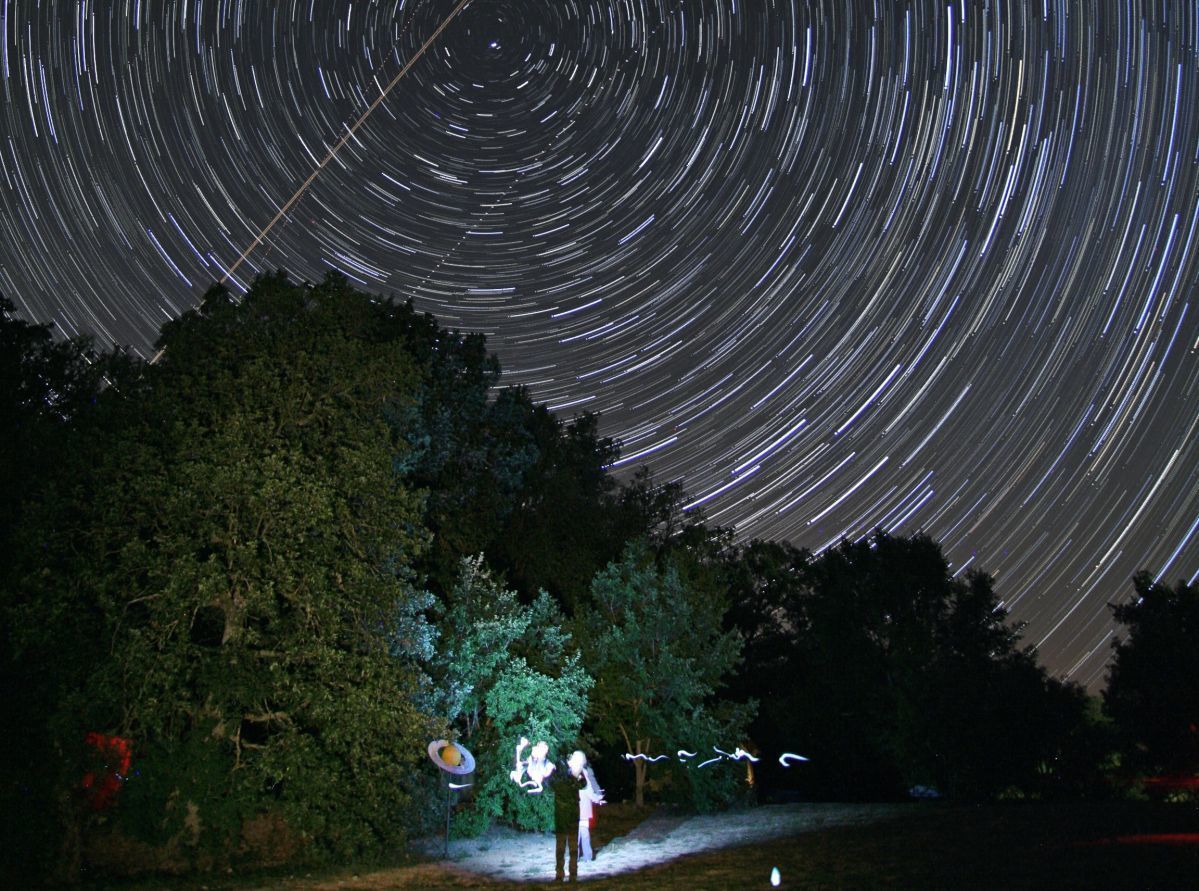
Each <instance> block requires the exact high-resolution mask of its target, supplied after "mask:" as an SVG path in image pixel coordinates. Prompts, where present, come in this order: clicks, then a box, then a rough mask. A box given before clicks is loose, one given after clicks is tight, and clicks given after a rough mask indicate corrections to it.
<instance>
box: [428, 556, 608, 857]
mask: <svg viewBox="0 0 1199 891" xmlns="http://www.w3.org/2000/svg"><path fill="white" fill-rule="evenodd" d="M437 625H438V628H439V629H440V638H439V640H438V647H437V656H436V659H435V662H434V664H433V666H432V671H433V683H432V684H431V685H430V686H429V688H428V689H429V690H430V693H431V696H432V700H431V701H430V702H429V703H428V707H429V708H430V709H431V710H432V711H434V712H436V713H437V714H443V715H446V716H447V717H448V718H449V720H450V721H451V723H452V724H453V726H454V728H455V730H456V731H457V733H458V736H459V738H460V739H462V740H463V741H465V742H466V743H467V746H468V748H470V750H471V752H472V753H473V754H474V755H475V758H476V771H475V776H474V779H473V782H474V785H473V788H472V792H473V799H472V801H471V802H470V803H469V805H468V806H467V807H466V808H465V810H464V812H463V813H462V814H461V815H460V817H459V819H458V820H457V822H456V823H455V826H456V827H457V831H459V832H460V833H462V834H475V833H477V832H479V831H482V830H483V829H484V828H486V826H487V825H488V824H489V823H490V822H491V821H492V820H494V819H500V820H504V821H505V822H508V823H510V824H512V825H514V826H517V827H519V828H522V829H538V830H544V829H549V828H551V827H552V826H553V807H552V802H550V800H549V796H539V795H530V794H528V792H527V791H526V790H525V789H522V788H520V787H518V786H517V785H516V784H515V783H513V782H512V781H511V780H510V779H509V777H508V772H509V771H510V770H512V767H513V764H514V754H515V749H516V746H517V743H518V742H519V740H520V738H521V737H522V736H524V737H528V738H529V739H531V740H544V741H546V742H547V743H548V744H549V745H550V751H551V757H552V755H553V753H556V752H558V751H559V750H560V749H561V748H562V747H564V746H567V745H572V744H573V742H574V740H575V738H576V737H577V736H578V733H579V728H580V726H581V724H582V722H583V717H584V715H586V713H587V704H588V696H587V694H588V690H589V689H590V688H591V686H592V680H591V678H590V676H588V675H587V673H586V672H585V671H584V670H583V668H582V665H581V663H580V659H579V654H578V653H577V652H576V651H575V650H574V649H573V648H572V641H571V637H570V635H569V634H568V633H567V632H566V631H564V630H563V627H562V625H563V617H562V614H561V612H560V611H559V609H558V607H557V606H556V605H555V603H554V602H553V600H551V598H550V597H549V595H547V594H546V593H544V592H542V593H541V594H540V595H539V596H538V597H537V598H536V600H534V601H533V602H532V603H531V604H522V603H521V602H520V600H519V599H518V598H517V596H516V594H515V593H513V592H512V591H509V590H506V589H505V588H504V587H503V586H502V585H500V584H499V583H498V582H497V581H496V579H495V578H494V577H493V576H492V574H491V572H490V571H489V570H488V569H487V567H486V565H485V563H484V562H483V559H482V558H481V557H465V558H463V559H462V561H461V563H460V569H459V575H458V581H457V582H456V584H455V585H454V586H453V588H452V589H451V591H450V592H449V593H448V595H447V596H446V597H445V598H444V602H443V603H442V605H441V608H440V609H439V611H438V622H437ZM526 757H527V753H526Z"/></svg>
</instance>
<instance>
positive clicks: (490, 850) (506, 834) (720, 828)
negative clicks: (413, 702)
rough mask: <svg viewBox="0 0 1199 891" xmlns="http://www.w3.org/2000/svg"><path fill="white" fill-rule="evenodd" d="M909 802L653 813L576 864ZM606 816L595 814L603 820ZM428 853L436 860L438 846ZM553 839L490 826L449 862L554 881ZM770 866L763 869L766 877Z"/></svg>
mask: <svg viewBox="0 0 1199 891" xmlns="http://www.w3.org/2000/svg"><path fill="white" fill-rule="evenodd" d="M910 811H911V806H910V805H894V804H789V805H772V806H767V807H760V808H754V809H752V810H747V811H740V812H733V813H727V814H715V815H709V816H695V817H670V816H655V817H651V818H650V819H647V820H645V821H644V822H642V823H640V824H639V825H637V826H636V827H635V828H634V829H632V831H630V832H629V833H628V834H627V835H620V836H618V837H616V838H611V839H610V840H609V839H608V838H607V837H606V836H605V833H604V832H603V829H602V827H597V831H596V835H597V837H598V839H599V841H600V845H601V846H600V847H599V849H598V850H597V851H596V858H595V860H594V861H593V862H590V863H580V864H579V878H580V879H581V880H588V879H599V878H606V877H612V876H617V875H621V874H625V873H632V872H636V871H638V870H642V869H645V868H646V867H649V866H653V865H657V864H662V863H667V862H670V861H672V860H675V859H677V858H679V857H684V856H687V855H689V854H697V853H700V852H704V851H714V850H719V849H722V848H729V847H735V846H740V845H747V844H754V843H758V842H764V841H769V840H772V839H778V838H783V837H786V836H793V835H797V834H799V833H804V832H816V831H820V830H824V829H828V828H831V827H835V826H860V825H864V824H869V823H875V822H878V821H880V820H888V819H893V818H894V817H895V816H897V815H898V814H900V813H905V812H910ZM604 819H605V816H604V812H603V810H602V809H601V811H600V820H601V822H602V821H603V820H604ZM427 851H428V852H429V853H431V854H434V855H438V856H439V855H440V854H441V851H442V844H441V843H440V842H436V841H434V842H431V843H430V845H429V846H428V848H427ZM553 853H554V837H553V835H551V834H546V835H538V834H530V833H520V832H515V831H512V830H507V829H493V830H492V831H491V832H489V833H487V834H485V835H483V836H481V837H479V838H475V839H464V840H460V841H454V842H451V843H450V855H449V862H450V863H452V864H453V866H454V867H456V868H457V869H460V870H464V871H466V872H470V873H475V874H477V875H481V876H487V877H489V878H492V879H501V880H506V881H510V882H549V881H552V880H553V878H554V863H553ZM769 869H770V867H767V873H769Z"/></svg>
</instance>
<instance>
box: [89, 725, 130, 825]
mask: <svg viewBox="0 0 1199 891" xmlns="http://www.w3.org/2000/svg"><path fill="white" fill-rule="evenodd" d="M83 742H84V745H86V746H88V747H89V748H90V749H93V750H94V754H93V755H92V759H93V762H94V763H95V764H96V767H95V768H93V769H92V770H89V771H88V772H87V773H85V774H84V775H83V782H82V784H81V785H82V786H83V788H84V790H86V792H87V797H88V802H89V803H90V805H91V808H92V810H94V811H102V810H105V809H106V808H109V807H112V805H114V804H116V800H117V796H118V795H120V793H121V786H122V784H123V783H124V782H125V779H126V778H127V777H128V776H129V765H130V763H131V762H132V760H133V747H132V744H131V743H130V741H129V740H127V739H125V738H124V737H121V736H107V735H105V734H103V733H95V732H92V733H89V734H88V735H87V736H85V737H84V738H83Z"/></svg>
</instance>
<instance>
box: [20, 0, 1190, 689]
mask: <svg viewBox="0 0 1199 891" xmlns="http://www.w3.org/2000/svg"><path fill="white" fill-rule="evenodd" d="M456 5H457V0H427V2H416V0H405V2H400V0H275V2H269V0H40V2H36V0H0V10H2V11H3V43H2V47H0V53H2V54H0V81H2V83H3V96H2V99H0V103H2V104H0V110H2V117H0V170H2V172H3V176H2V178H0V292H3V293H4V294H5V295H6V296H8V297H9V298H10V299H12V300H14V302H16V303H17V305H18V307H19V308H20V310H21V312H22V314H23V315H24V316H25V317H26V318H29V319H32V320H37V321H53V322H54V323H56V324H57V325H58V326H60V328H61V329H62V330H63V331H65V332H67V333H69V334H74V333H88V334H92V335H94V336H95V337H96V338H97V340H98V341H99V342H100V343H102V344H104V345H107V344H109V343H111V342H113V341H115V342H118V343H121V344H129V345H130V346H132V347H133V348H134V349H135V350H137V351H139V352H141V353H143V354H146V355H148V354H149V353H150V344H151V343H152V342H153V341H154V339H155V337H156V334H157V331H158V329H159V327H160V326H161V325H162V323H163V322H165V321H167V320H168V319H170V318H173V317H175V316H177V315H178V314H179V313H181V312H182V311H184V310H186V309H188V308H191V307H193V306H195V305H196V304H197V302H198V300H199V298H200V295H201V294H202V293H203V292H204V290H205V289H206V288H207V287H208V286H209V285H210V284H211V283H212V282H213V281H214V280H216V279H220V278H221V277H222V276H223V275H224V274H225V272H226V271H227V270H228V268H229V267H230V266H231V265H232V264H233V263H234V262H235V261H236V260H237V258H238V257H239V255H241V254H242V253H243V251H245V250H246V248H247V247H248V246H249V245H250V244H251V243H252V242H253V240H254V238H255V236H256V235H258V233H259V232H260V231H261V230H262V228H263V227H264V226H266V224H267V223H268V222H269V221H270V219H271V218H272V216H274V214H275V213H276V211H277V210H278V209H279V208H280V207H281V206H282V205H283V204H284V202H286V201H287V199H288V198H289V197H290V196H291V195H292V194H293V193H294V192H295V191H296V189H297V188H298V187H299V185H300V184H301V183H302V182H303V181H304V180H305V179H306V178H307V177H308V176H309V175H310V174H311V173H312V172H313V171H314V169H315V168H316V165H317V163H318V162H319V161H320V160H321V158H323V157H324V156H325V154H326V153H327V151H328V150H329V148H331V147H332V146H333V145H334V143H336V142H337V140H338V139H339V138H340V137H341V136H342V135H343V134H344V133H345V132H346V129H347V127H348V126H349V125H351V124H352V123H353V122H354V121H355V120H356V119H357V118H358V117H359V116H360V115H361V114H362V113H363V112H364V111H365V110H366V109H367V108H368V107H369V106H370V104H371V103H372V102H373V101H374V100H375V99H376V98H378V97H379V95H380V92H381V91H382V90H383V89H384V88H385V87H386V86H387V84H388V82H389V81H390V80H391V79H392V78H393V77H394V76H395V75H396V73H397V72H398V71H399V70H400V69H401V68H402V66H403V65H404V63H405V62H406V61H408V60H410V59H411V58H412V56H413V55H414V53H415V52H416V50H417V48H418V47H419V46H420V45H421V44H422V43H423V42H424V40H425V39H426V38H427V37H428V36H429V35H430V34H432V32H433V31H434V29H435V28H436V27H437V26H438V24H440V23H441V22H442V21H443V20H444V19H445V18H446V17H447V16H448V15H450V14H451V13H452V12H453V10H454V8H455V6H456ZM1197 49H1199V8H1197V5H1196V3H1195V2H1194V0H1159V2H1153V3H1150V2H1144V3H1134V2H1124V0H1104V2H1099V3H1091V2H1079V3H1065V2H1058V0H1044V2H1041V0H1037V2H1019V0H999V2H981V0H978V2H974V0H971V2H963V0H958V2H954V3H948V2H945V0H940V2H912V3H902V2H891V0H877V2H874V3H864V2H852V0H825V2H816V0H812V2H798V0H473V2H470V3H469V4H468V5H467V6H466V7H465V8H464V9H463V11H462V12H461V13H460V14H459V15H458V16H457V18H456V19H454V21H452V22H451V23H450V25H449V26H448V27H447V28H446V30H445V31H444V33H443V34H442V35H441V37H440V38H439V40H438V41H437V43H436V44H434V46H433V47H432V48H431V49H430V50H429V52H428V53H427V54H426V55H425V56H424V57H423V58H421V59H420V60H419V61H418V62H417V64H415V65H414V67H413V68H412V70H411V72H410V73H409V74H408V75H407V76H406V77H404V78H403V79H402V80H401V81H400V82H399V83H398V85H397V86H396V87H395V89H394V90H393V91H392V92H391V93H390V94H388V96H387V98H386V100H385V101H384V102H382V103H381V104H380V105H379V106H378V107H377V109H376V110H375V111H374V112H373V113H372V114H371V116H370V117H369V118H368V120H367V121H366V123H365V124H364V125H363V126H362V127H361V129H359V130H358V131H357V132H356V133H355V135H354V137H353V138H352V139H350V140H349V141H348V142H347V143H346V145H345V147H344V148H343V149H342V150H341V151H340V153H339V154H338V155H337V157H336V159H335V160H334V161H333V162H332V163H330V164H329V165H328V167H327V168H326V169H325V170H324V171H323V172H321V174H320V175H319V176H318V177H317V179H316V180H315V181H314V182H313V184H312V186H311V187H310V188H309V189H308V190H307V192H305V194H304V197H303V198H302V199H301V200H300V201H299V202H298V203H297V204H296V206H295V207H294V208H293V210H292V212H291V213H289V214H288V215H287V216H286V217H285V218H284V219H283V220H282V221H281V222H280V223H279V225H278V226H276V227H275V228H274V230H273V231H272V232H271V235H270V238H269V239H267V241H266V242H264V244H263V245H262V246H261V247H259V248H257V249H256V250H255V251H254V252H253V253H252V254H251V255H250V256H249V258H248V259H247V260H246V262H245V263H244V264H243V265H242V266H241V267H240V268H239V269H238V270H237V272H236V274H235V275H234V277H233V279H232V282H231V283H232V284H233V285H234V287H235V289H238V288H241V287H244V285H245V283H246V282H248V281H249V280H250V279H251V278H252V277H253V276H254V275H255V274H256V273H257V272H260V271H263V270H266V269H274V268H277V267H283V268H286V269H288V270H289V271H290V272H291V273H292V274H293V276H294V277H296V278H299V279H304V278H307V279H312V280H315V279H318V278H319V277H321V276H322V275H323V272H324V270H325V269H327V268H329V267H336V268H337V269H339V270H341V271H342V272H344V273H345V274H346V275H347V276H348V277H349V278H350V279H351V281H352V282H354V283H356V284H358V285H360V286H361V287H363V288H366V289H370V290H376V291H380V292H384V293H387V292H393V293H395V294H396V295H398V296H404V297H406V296H411V297H412V298H413V299H414V300H415V302H416V305H417V306H418V308H420V309H424V310H428V311H431V312H433V313H434V314H436V316H437V317H438V318H439V319H440V321H441V322H442V324H444V325H446V326H450V327H455V328H460V329H463V330H470V331H482V332H485V333H486V334H487V336H488V339H489V345H490V347H491V348H492V349H493V350H495V351H496V352H498V353H499V355H500V358H501V360H502V362H503V364H504V367H505V377H504V381H505V383H506V384H508V385H515V384H523V385H526V386H528V387H529V388H530V389H531V391H532V392H533V394H534V395H535V396H536V397H537V398H538V399H539V400H542V401H544V402H545V403H546V404H547V405H549V406H550V407H552V408H554V409H556V410H558V411H559V412H560V414H561V415H562V416H563V417H569V416H571V415H572V414H574V413H577V412H580V411H583V410H590V411H597V412H600V413H602V416H603V419H604V431H605V432H606V433H608V434H610V435H613V436H615V437H617V438H619V439H620V440H621V441H622V442H623V448H624V456H623V458H622V459H621V462H620V463H621V468H622V469H630V470H631V469H632V468H634V467H635V466H637V465H638V464H641V463H648V464H650V465H651V466H652V467H653V469H654V470H655V473H656V476H657V477H658V478H659V479H661V480H667V479H678V480H680V481H681V482H682V483H683V484H684V486H685V487H686V489H687V490H688V492H689V493H690V495H691V498H692V499H693V500H692V501H691V505H693V506H695V507H700V508H702V509H703V511H704V513H705V514H706V516H707V517H708V519H709V521H712V522H716V523H720V524H725V525H734V524H735V526H736V529H737V531H738V535H739V537H740V538H741V539H745V540H747V539H750V538H771V539H789V540H791V541H792V542H794V543H795V544H796V545H801V546H805V547H808V548H811V549H813V550H820V549H822V548H825V547H827V546H829V545H830V544H833V543H835V542H837V541H838V540H839V539H840V538H841V537H842V536H848V537H851V538H856V537H859V536H861V535H863V534H865V533H867V532H868V531H870V530H871V529H873V528H876V527H882V528H884V529H887V530H889V531H892V532H895V533H902V534H906V533H911V532H915V531H923V532H926V533H928V534H929V535H931V536H932V537H933V538H934V539H937V540H939V541H941V542H942V543H943V545H944V547H945V552H946V554H947V556H948V557H949V559H950V560H951V561H952V563H953V570H954V571H955V572H959V571H963V570H965V569H966V568H968V567H979V568H984V569H987V570H989V571H991V572H993V573H994V574H995V575H996V576H997V583H996V587H997V590H998V592H999V594H1000V597H1001V598H1002V599H1003V600H1004V601H1005V604H1006V606H1007V607H1008V608H1010V609H1011V611H1012V615H1013V617H1014V618H1015V619H1018V620H1022V621H1026V622H1027V623H1028V625H1027V629H1026V632H1025V641H1026V642H1027V643H1032V644H1036V645H1037V646H1038V647H1039V650H1040V653H1041V658H1042V660H1043V662H1044V663H1045V664H1046V666H1047V667H1048V668H1049V669H1050V670H1051V671H1052V672H1054V673H1055V674H1069V676H1070V677H1072V678H1073V679H1075V680H1078V681H1080V682H1082V683H1088V684H1091V685H1095V684H1098V683H1101V682H1102V679H1103V670H1104V663H1105V660H1106V658H1107V656H1108V653H1109V649H1110V636H1111V634H1112V632H1113V626H1112V624H1111V623H1110V621H1109V613H1108V609H1107V604H1108V602H1109V601H1112V600H1116V599H1124V598H1127V597H1128V596H1129V594H1130V593H1131V590H1132V588H1131V584H1130V577H1131V575H1132V574H1133V573H1134V572H1135V571H1137V570H1139V569H1148V570H1149V571H1150V572H1151V573H1153V574H1154V575H1158V574H1160V575H1161V576H1162V578H1163V580H1164V581H1169V582H1171V583H1173V582H1175V581H1177V580H1178V579H1187V580H1190V581H1194V580H1195V577H1196V575H1197V574H1199V306H1191V305H1190V304H1191V303H1195V302H1196V298H1197V292H1196V283H1197V279H1199V232H1197V230H1199V64H1197V61H1199V60H1197V57H1196V53H1197ZM564 519H565V518H564Z"/></svg>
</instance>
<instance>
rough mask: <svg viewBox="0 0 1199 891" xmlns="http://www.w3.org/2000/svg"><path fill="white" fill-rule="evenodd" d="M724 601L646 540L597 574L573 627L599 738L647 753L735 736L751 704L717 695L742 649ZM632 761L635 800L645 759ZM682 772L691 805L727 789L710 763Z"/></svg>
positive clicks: (702, 747)
mask: <svg viewBox="0 0 1199 891" xmlns="http://www.w3.org/2000/svg"><path fill="white" fill-rule="evenodd" d="M724 610H725V603H724V601H723V598H722V597H720V596H713V592H711V591H705V590H699V589H696V588H693V587H689V586H688V585H686V584H684V581H683V578H682V577H681V575H680V572H679V568H678V566H677V564H676V562H675V561H674V560H670V559H668V560H667V562H666V565H665V566H661V567H660V566H659V565H658V564H657V563H656V562H655V560H654V557H653V555H652V554H651V553H650V551H649V549H648V547H647V545H646V543H645V542H644V541H638V542H634V543H631V544H630V545H628V546H627V547H626V548H625V550H624V552H623V554H622V556H621V559H620V562H618V563H609V564H608V566H607V567H606V568H605V569H603V570H602V571H601V572H599V573H598V574H597V575H596V576H595V578H594V580H593V581H592V583H591V599H590V603H589V605H588V606H587V607H586V608H585V609H583V610H582V611H581V613H580V615H579V616H578V620H577V623H576V627H577V628H578V629H579V631H578V637H579V639H580V642H581V644H582V647H583V659H584V665H585V666H586V667H587V670H588V671H589V672H590V673H591V674H592V675H593V676H594V677H595V679H596V685H595V689H594V691H593V692H592V696H591V703H592V710H591V716H592V721H593V725H594V727H595V730H596V732H597V733H598V734H599V736H600V737H601V738H602V739H604V740H605V741H607V742H609V743H619V744H622V745H623V746H624V751H625V753H627V754H628V755H630V756H637V755H646V756H650V757H653V756H657V755H660V754H663V753H669V754H670V755H671V756H673V755H674V753H675V751H676V750H677V749H679V748H686V749H689V750H692V751H697V752H698V751H703V752H709V751H711V747H712V746H713V745H720V746H728V747H729V749H727V750H726V751H731V750H732V748H735V747H736V746H738V745H739V744H740V742H741V738H742V735H743V732H744V728H745V724H746V722H747V720H748V718H749V717H750V707H747V706H744V705H737V704H734V703H727V702H723V703H722V702H718V701H717V700H716V698H715V694H716V693H717V691H718V690H719V689H720V688H721V687H722V686H723V684H724V683H725V681H726V678H727V676H728V674H729V673H730V672H731V670H732V669H733V667H734V665H735V664H736V661H737V658H738V655H739V652H740V640H739V638H738V636H737V635H736V634H735V633H734V632H729V631H725V630H724V629H723V627H722V619H723V615H724ZM632 765H633V772H634V780H635V794H636V803H637V805H638V806H641V805H643V804H644V802H645V787H646V783H647V777H648V762H647V761H646V760H645V759H643V758H635V757H634V759H633V760H632ZM684 776H685V777H686V780H687V782H688V785H689V787H690V789H691V793H692V796H693V800H694V801H695V803H696V804H698V805H701V806H703V805H705V804H710V803H711V801H712V799H713V798H718V797H720V796H722V795H725V794H727V793H728V791H729V789H728V788H727V786H726V787H725V788H715V787H714V786H713V781H712V780H711V778H712V777H718V776H720V775H719V774H717V773H716V772H715V771H711V772H709V773H708V774H704V773H702V772H701V771H699V770H690V771H686V772H685V773H684ZM726 776H727V774H726Z"/></svg>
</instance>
